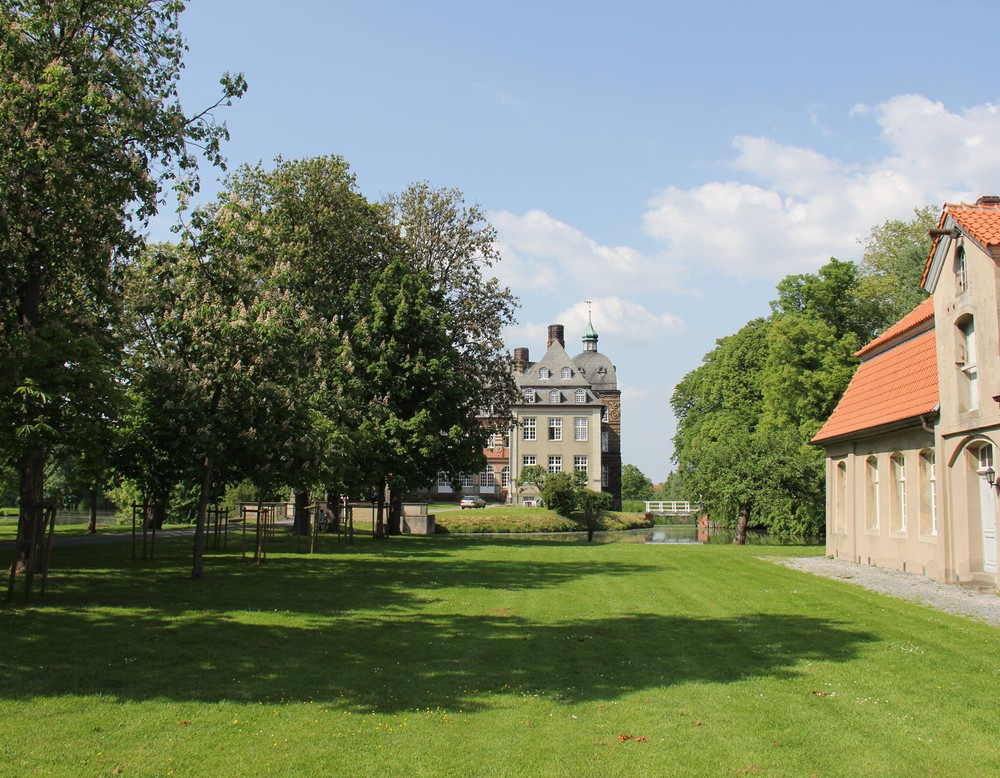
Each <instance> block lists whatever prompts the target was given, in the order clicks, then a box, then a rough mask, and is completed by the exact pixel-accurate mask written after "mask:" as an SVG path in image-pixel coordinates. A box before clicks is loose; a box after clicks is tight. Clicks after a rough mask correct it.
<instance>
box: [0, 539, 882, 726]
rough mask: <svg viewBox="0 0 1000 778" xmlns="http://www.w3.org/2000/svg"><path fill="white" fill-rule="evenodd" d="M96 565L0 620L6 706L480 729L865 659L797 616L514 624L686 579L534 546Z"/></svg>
mask: <svg viewBox="0 0 1000 778" xmlns="http://www.w3.org/2000/svg"><path fill="white" fill-rule="evenodd" d="M474 543H475V542H473V544H474ZM386 548H388V549H389V550H388V551H387V550H385V549H386ZM465 549H466V550H468V549H469V546H468V545H465ZM93 551H94V549H82V548H81V549H76V550H74V552H73V554H67V556H66V559H65V562H66V563H67V564H68V565H69V567H68V568H67V569H66V570H65V572H64V573H61V574H60V575H65V576H66V577H65V579H62V580H56V581H55V584H56V586H55V588H54V590H53V595H52V597H51V598H50V600H49V603H48V604H47V605H46V606H45V607H43V608H39V609H28V610H17V609H14V610H7V611H0V634H2V635H3V639H2V640H0V698H6V699H14V700H26V699H30V698H31V697H34V696H51V697H60V696H65V695H105V696H109V697H111V698H113V699H118V700H122V701H144V700H151V699H163V700H171V701H175V702H180V703H184V702H190V703H214V702H219V701H221V700H233V701H237V702H252V703H258V702H260V703H264V704H277V703H280V702H282V701H289V702H297V701H312V702H314V703H320V704H326V705H329V706H332V707H336V708H343V709H349V710H358V711H369V710H379V711H382V712H403V711H412V710H415V709H417V708H421V709H423V708H427V707H431V708H435V707H438V706H440V707H441V708H444V709H446V710H457V709H461V710H465V711H472V710H476V709H479V708H484V707H490V706H495V705H497V704H503V701H504V700H505V699H508V698H510V697H514V696H531V697H535V696H541V697H546V698H549V699H553V700H559V701H563V702H566V703H567V704H569V703H578V702H588V701H605V700H607V701H610V700H615V699H618V698H620V697H622V696H623V695H627V694H630V693H632V692H636V691H641V690H647V689H658V688H668V687H671V686H674V685H676V684H683V683H691V682H703V683H717V684H725V683H734V682H738V681H741V680H744V679H747V678H753V677H770V678H786V677H793V676H795V675H796V674H797V673H798V672H799V668H800V667H801V666H802V665H803V664H805V663H810V662H817V661H826V662H846V661H850V660H851V659H853V658H854V657H855V656H856V654H857V652H858V649H859V648H860V647H861V646H862V645H863V644H865V643H867V642H870V641H872V640H874V639H875V638H874V636H872V635H871V634H868V633H865V632H859V631H857V630H854V629H851V628H850V627H849V625H846V624H843V623H839V622H837V621H835V620H830V619H823V618H815V617H808V616H800V615H775V614H768V613H751V614H747V615H739V616H733V617H728V618H697V617H695V616H691V615H686V614H683V613H682V614H673V613H648V612H639V613H620V614H607V613H600V614H597V615H596V616H593V617H589V616H585V617H584V616H578V617H574V618H568V619H565V618H564V619H559V618H552V619H545V618H542V617H529V616H526V615H525V614H524V613H521V612H518V611H517V610H516V609H513V608H516V607H517V602H518V600H517V597H518V596H519V594H518V593H520V592H531V591H534V592H537V591H542V590H546V589H551V590H552V591H551V592H546V594H545V595H543V596H551V597H552V598H554V599H556V600H557V599H558V598H562V597H566V596H581V591H582V590H581V589H579V588H572V587H573V586H575V585H576V584H578V583H579V582H581V581H585V582H587V585H588V586H601V585H603V584H604V583H605V582H607V581H609V580H616V581H617V580H621V579H622V578H623V577H631V578H633V579H634V581H635V591H636V593H637V596H638V593H641V592H644V591H647V590H648V587H649V586H651V585H653V584H655V583H656V582H657V581H659V582H660V583H661V584H662V583H663V580H664V579H663V578H662V577H661V578H656V577H653V578H650V577H649V574H650V573H655V575H656V576H662V575H663V574H664V573H667V574H669V573H670V572H671V571H672V570H677V569H678V568H676V567H674V565H673V564H672V563H671V561H670V560H669V559H668V558H665V557H662V558H659V559H658V561H657V563H656V564H639V563H635V562H624V561H622V558H621V557H620V556H611V555H604V554H600V553H594V554H590V553H589V552H588V553H585V554H580V553H576V554H571V555H562V554H547V555H543V556H541V557H539V556H538V555H536V554H535V553H534V551H535V549H534V547H533V546H532V547H529V548H528V549H527V552H526V553H524V554H521V553H514V552H512V553H501V554H497V555H495V556H491V555H489V554H470V553H463V550H462V547H453V546H452V545H451V544H447V546H442V545H441V544H421V543H415V544H405V543H399V544H395V545H393V544H392V543H390V544H389V545H388V546H381V547H379V546H378V545H377V544H373V543H369V544H367V545H366V544H360V545H359V546H357V547H352V548H350V549H348V548H347V547H345V549H344V550H342V551H337V552H336V553H330V554H327V555H323V556H317V557H305V556H275V557H273V558H271V559H269V560H268V562H267V563H266V564H265V565H262V566H260V567H257V566H255V565H254V564H253V563H252V562H251V561H250V560H243V559H240V558H239V556H238V555H233V554H230V555H228V556H216V557H213V558H212V559H211V560H209V564H208V568H207V569H208V576H207V577H206V578H205V579H203V580H200V581H191V580H190V579H188V578H186V577H185V575H184V573H185V571H186V570H188V569H189V568H188V565H189V559H190V557H189V546H188V545H187V544H186V543H184V544H181V543H179V542H178V543H175V544H164V547H163V548H162V549H159V548H158V551H157V554H158V555H159V557H158V559H157V560H156V561H155V562H148V561H147V562H142V561H139V562H134V563H133V562H128V563H126V564H121V565H120V564H119V563H118V562H117V561H115V562H114V564H106V565H104V566H101V565H100V564H99V559H100V557H95V556H93V554H92V552H93ZM88 552H91V553H88ZM407 552H409V553H407ZM643 558H644V559H648V558H649V557H648V555H647V556H645V557H643ZM105 559H107V557H105ZM74 565H75V567H74ZM591 576H593V577H594V578H593V580H592V582H590V581H588V577H591ZM472 588H477V589H483V588H488V589H492V590H496V591H497V596H496V597H495V598H490V597H484V596H483V595H481V594H479V595H476V596H475V598H474V599H475V602H477V603H479V606H476V607H483V606H482V603H484V602H485V603H489V604H488V605H487V606H486V607H487V611H486V612H478V613H475V612H469V611H470V609H469V608H468V607H465V606H464V605H462V604H461V603H459V602H454V601H455V599H456V598H465V597H466V596H467V595H466V594H465V593H466V592H468V591H469V590H470V589H472ZM506 593H512V594H513V595H514V596H513V597H506V596H504V595H505V594H506ZM532 596H533V597H534V595H532ZM470 599H472V597H471V596H470ZM537 602H538V601H537V600H535V605H534V606H533V607H536V608H537ZM452 603H454V605H453V604H452ZM511 603H513V605H511ZM507 606H510V607H507ZM576 610H577V612H584V611H586V606H585V605H584V606H581V607H579V608H577V609H576ZM537 612H538V611H537V610H535V611H532V613H537Z"/></svg>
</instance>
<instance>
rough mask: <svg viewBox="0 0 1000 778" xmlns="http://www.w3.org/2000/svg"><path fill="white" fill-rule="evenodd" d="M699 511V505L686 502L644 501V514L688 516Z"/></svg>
mask: <svg viewBox="0 0 1000 778" xmlns="http://www.w3.org/2000/svg"><path fill="white" fill-rule="evenodd" d="M700 510H701V503H697V502H689V501H687V500H683V501H681V500H646V513H658V514H659V515H661V516H690V515H692V514H694V513H697V512H698V511H700Z"/></svg>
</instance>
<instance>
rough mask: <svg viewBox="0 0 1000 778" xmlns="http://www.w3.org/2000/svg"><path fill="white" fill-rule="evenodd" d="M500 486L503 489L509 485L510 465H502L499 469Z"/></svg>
mask: <svg viewBox="0 0 1000 778" xmlns="http://www.w3.org/2000/svg"><path fill="white" fill-rule="evenodd" d="M500 486H501V487H503V488H504V489H506V488H508V487H509V486H510V466H509V465H504V466H503V470H501V471H500Z"/></svg>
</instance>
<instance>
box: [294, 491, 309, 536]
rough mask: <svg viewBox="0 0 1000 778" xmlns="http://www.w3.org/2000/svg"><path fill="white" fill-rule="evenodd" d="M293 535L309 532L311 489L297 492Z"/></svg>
mask: <svg viewBox="0 0 1000 778" xmlns="http://www.w3.org/2000/svg"><path fill="white" fill-rule="evenodd" d="M292 534H293V535H308V534H309V490H308V489H303V490H301V491H298V490H296V492H295V519H294V521H293V522H292Z"/></svg>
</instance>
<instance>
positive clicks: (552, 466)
mask: <svg viewBox="0 0 1000 778" xmlns="http://www.w3.org/2000/svg"><path fill="white" fill-rule="evenodd" d="M549 472H550V473H561V472H562V456H561V455H559V454H549Z"/></svg>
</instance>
